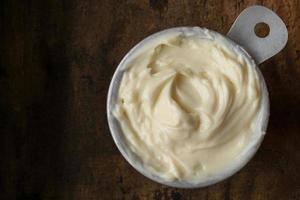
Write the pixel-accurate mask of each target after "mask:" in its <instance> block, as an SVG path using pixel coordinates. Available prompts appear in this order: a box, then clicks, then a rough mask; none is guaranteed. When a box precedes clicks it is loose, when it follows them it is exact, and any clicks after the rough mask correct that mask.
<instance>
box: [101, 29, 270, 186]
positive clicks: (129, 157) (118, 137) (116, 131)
mask: <svg viewBox="0 0 300 200" xmlns="http://www.w3.org/2000/svg"><path fill="white" fill-rule="evenodd" d="M192 29H200V30H202V31H209V32H210V33H212V34H215V35H220V36H222V37H223V38H224V39H225V40H226V41H227V42H229V44H230V45H231V46H233V47H236V48H238V51H239V53H241V54H243V55H244V56H245V57H246V58H247V59H248V60H249V61H253V63H254V65H255V67H256V70H257V73H258V76H259V80H260V84H261V89H262V99H261V105H260V106H263V104H264V106H263V108H261V109H262V110H263V111H261V112H263V114H262V115H263V116H262V126H261V132H262V134H261V136H260V137H259V138H257V141H256V143H255V145H254V146H252V147H251V148H249V150H248V151H247V154H246V155H245V157H244V158H241V159H240V161H239V162H236V163H235V164H234V165H231V166H229V167H228V168H226V170H222V173H219V174H217V175H215V176H213V177H211V178H207V179H206V181H205V180H204V181H201V180H199V181H198V182H195V183H191V182H186V181H178V180H176V181H166V180H165V179H163V178H161V177H159V176H157V175H155V174H154V173H152V172H151V171H150V170H149V169H147V168H146V167H144V166H143V164H142V161H141V160H140V159H139V157H138V156H137V155H135V154H134V153H133V152H132V151H131V150H130V149H129V147H128V146H127V147H126V138H125V137H124V136H122V134H123V131H122V128H121V127H120V124H119V122H118V120H117V119H116V118H115V117H114V116H113V114H112V108H113V106H114V102H112V101H113V92H114V91H115V90H116V91H118V89H119V85H120V81H121V79H122V74H123V72H122V67H123V66H125V65H126V62H127V60H128V59H129V58H130V56H132V55H133V54H134V52H135V51H137V50H138V49H139V48H140V47H142V46H143V45H144V44H146V43H147V42H148V41H151V40H153V39H155V38H157V37H159V36H162V35H164V34H167V33H171V32H180V31H190V30H192ZM118 76H120V77H121V78H120V80H117V78H118ZM116 84H118V85H116ZM269 113H270V105H269V93H268V89H267V87H266V83H265V79H264V77H263V75H262V73H261V71H260V69H259V67H258V65H257V63H256V62H255V61H254V60H253V58H252V57H251V56H250V54H249V53H248V52H247V51H246V50H245V49H244V48H243V47H241V46H240V45H238V44H237V43H236V42H234V41H233V40H231V39H230V38H228V37H227V36H225V35H223V34H220V33H218V32H216V31H213V30H210V29H206V28H202V27H198V26H196V27H195V26H180V27H173V28H168V29H164V30H161V31H158V32H156V33H153V34H151V35H149V36H147V37H146V38H144V39H142V40H141V41H139V42H138V43H137V44H136V45H135V46H134V47H132V48H131V49H130V50H129V51H128V52H127V53H126V55H125V56H124V57H123V58H122V60H121V61H120V63H119V64H118V66H117V68H116V70H115V72H114V74H113V76H112V79H111V81H110V84H109V89H108V94H107V102H106V114H107V121H108V125H109V130H110V133H111V135H112V138H113V140H114V143H115V144H116V146H117V148H118V150H119V151H120V152H121V154H122V156H123V157H124V158H125V160H126V161H127V162H128V163H129V164H130V165H131V166H132V167H133V168H134V169H135V170H137V171H138V172H139V173H140V174H142V175H144V176H145V177H147V178H149V179H150V180H152V181H155V182H157V183H160V184H164V185H167V186H171V187H175V188H200V187H206V186H210V185H213V184H216V183H218V182H221V181H223V180H225V179H227V178H229V177H231V176H232V175H234V174H235V173H237V172H238V171H240V170H241V169H242V168H243V167H244V166H245V165H246V164H247V163H248V162H249V161H250V160H251V159H252V158H253V156H254V155H255V153H256V152H257V150H258V148H259V147H260V145H261V143H262V141H263V138H264V135H265V132H266V129H267V125H268V120H269ZM224 169H225V168H224Z"/></svg>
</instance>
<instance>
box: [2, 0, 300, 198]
mask: <svg viewBox="0 0 300 200" xmlns="http://www.w3.org/2000/svg"><path fill="white" fill-rule="evenodd" d="M253 4H261V5H265V6H267V7H269V8H271V9H273V10H274V11H276V12H277V13H278V14H279V15H280V16H281V17H282V18H283V20H284V22H285V23H286V24H287V26H288V30H289V41H288V44H287V46H286V48H285V49H284V50H283V51H282V52H281V53H280V54H278V55H276V56H275V57H273V58H272V59H270V60H268V61H267V62H265V63H263V64H262V65H261V66H260V68H261V70H262V72H263V74H264V76H265V79H266V82H267V85H268V89H269V92H270V100H271V117H270V123H269V127H268V131H267V135H266V137H265V140H264V141H263V144H262V146H261V148H260V149H259V151H258V153H257V154H256V155H255V157H254V158H253V159H252V160H251V162H250V163H249V164H247V166H246V167H245V168H243V169H242V170H241V171H240V172H239V173H237V174H236V175H234V176H233V177H232V178H229V179H227V180H226V181H223V182H221V183H219V184H216V185H214V186H211V187H207V188H202V189H193V190H183V189H175V188H169V187H166V186H163V185H160V184H157V183H154V182H152V181H151V180H149V179H147V178H145V177H143V176H142V175H140V174H139V173H138V172H136V171H135V170H134V169H133V168H132V167H131V166H130V165H129V164H128V163H127V162H126V161H125V160H124V158H123V157H122V156H121V154H120V153H119V151H118V150H117V148H116V146H115V144H114V142H113V140H112V137H111V135H110V132H109V130H108V125H107V121H106V111H105V109H106V106H105V104H106V95H107V90H108V85H109V82H110V79H111V77H112V74H113V72H114V70H115V69H116V67H117V65H118V63H119V62H120V60H121V59H122V57H123V56H124V55H125V54H126V52H127V51H128V50H129V49H130V48H131V47H132V46H134V45H135V44H136V43H137V42H139V41H140V40H141V39H143V38H144V37H146V36H148V35H149V34H152V33H155V32H157V31H159V30H163V29H165V28H170V27H174V26H186V25H190V26H202V27H207V28H210V29H213V30H216V31H218V32H220V33H223V34H226V32H227V31H228V30H229V27H230V26H231V24H232V23H233V21H234V19H235V18H236V17H237V15H238V14H239V13H240V12H241V11H242V10H243V9H244V8H246V7H247V6H249V5H253ZM0 20H1V21H0V33H1V37H0V48H1V57H0V58H1V59H0V160H1V168H0V169H1V174H0V188H1V191H0V199H30V200H39V199H87V200H90V199H91V200H95V199H133V200H134V199H154V200H160V199H174V200H181V199H197V200H198V199H200V200H201V199H208V200H213V199H226V200H229V199H243V200H244V199H251V200H254V199H255V200H257V199H262V200H263V199H264V200H265V199H272V200H273V199H280V200H281V199H283V200H285V199H288V200H289V199H291V200H292V199H294V200H295V199H300V124H299V123H300V2H299V1H297V0H294V1H291V0H290V1H281V0H269V1H267V0H265V1H254V0H251V1H250V0H249V1H247V0H244V1H229V0H226V1H219V0H214V1H206V0H201V1H200V0H199V1H175V0H160V1H159V0H157V1H156V0H150V1H146V0H140V1H134V0H132V1H125V0H118V1H117V0H85V1H84V0H82V1H79V0H74V1H66V0H24V1H17V0H2V1H0ZM1 197H2V198H1Z"/></svg>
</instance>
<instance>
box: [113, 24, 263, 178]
mask: <svg viewBox="0 0 300 200" xmlns="http://www.w3.org/2000/svg"><path fill="white" fill-rule="evenodd" d="M131 57H132V59H131V60H130V62H128V63H127V64H126V66H125V71H124V74H123V78H122V81H121V84H120V87H119V91H118V101H117V105H116V106H115V109H114V111H113V113H114V116H115V117H116V118H117V119H118V121H119V123H120V125H121V128H122V130H123V133H124V135H125V138H126V142H127V145H128V147H129V148H130V149H131V151H133V152H134V153H135V154H136V155H137V156H138V157H140V159H141V160H142V162H143V164H144V166H145V167H147V168H148V169H149V170H151V171H153V173H155V174H156V175H158V176H160V177H162V178H164V179H166V180H169V181H170V180H171V181H172V180H196V179H198V178H201V177H207V176H210V175H214V174H217V173H219V172H220V171H222V169H223V168H224V167H226V166H228V165H230V164H231V163H232V162H234V161H235V160H236V159H237V158H238V156H239V154H240V152H241V151H242V150H243V148H244V147H245V146H246V145H247V144H248V141H249V137H251V135H252V134H253V132H254V127H255V123H256V118H257V113H258V111H259V109H260V101H261V87H260V83H259V78H258V74H257V71H256V67H255V64H254V61H253V60H250V59H249V58H246V56H245V55H244V54H241V53H238V51H236V50H234V49H233V47H232V46H230V45H228V41H226V39H224V38H223V37H222V36H220V35H218V34H216V33H212V32H210V31H208V30H204V31H203V30H202V29H199V30H198V29H197V30H196V31H193V32H189V33H187V32H181V33H171V34H166V35H164V36H161V37H157V38H156V39H154V40H152V41H151V42H148V43H146V44H145V45H144V46H143V47H140V48H139V50H137V51H136V52H135V53H134V55H132V56H131Z"/></svg>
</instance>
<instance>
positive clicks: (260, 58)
mask: <svg viewBox="0 0 300 200" xmlns="http://www.w3.org/2000/svg"><path fill="white" fill-rule="evenodd" d="M261 22H263V23H265V24H267V25H268V26H269V29H270V31H269V34H268V35H267V36H266V37H264V38H261V37H258V36H257V35H256V34H255V30H254V29H255V26H256V24H258V23H261ZM197 28H199V27H197ZM192 29H193V27H176V28H170V29H166V30H163V31H160V32H158V33H155V34H153V35H150V36H149V37H147V38H145V39H144V40H142V41H141V42H139V43H138V44H137V45H136V46H135V47H133V48H132V49H131V50H130V51H129V52H128V53H127V54H126V56H125V57H124V58H123V59H122V61H121V62H120V64H119V66H118V67H117V69H116V71H115V73H114V75H113V78H112V80H111V83H110V86H109V91H108V96H107V119H108V124H109V128H110V131H111V134H112V137H113V139H114V141H115V143H116V145H117V147H118V149H119V150H120V152H121V154H122V155H123V156H124V158H125V159H126V160H127V161H128V162H129V163H130V164H131V165H132V166H133V167H134V168H135V169H136V170H137V171H139V172H140V173H142V174H143V175H144V176H146V177H148V178H150V179H152V180H154V181H156V182H159V183H162V184H165V185H168V186H172V187H178V188H197V187H205V186H208V185H212V184H214V183H217V182H220V181H222V180H224V179H226V178H228V177H230V176H232V175H233V174H234V173H236V172H237V171H239V170H240V169H241V168H242V167H243V166H244V165H246V163H247V162H248V161H249V160H250V159H251V158H252V157H253V156H254V154H255V153H256V151H257V149H258V147H259V146H260V144H261V142H262V140H263V138H264V134H265V131H266V128H267V124H268V119H269V96H268V90H267V87H266V84H265V81H264V78H263V75H262V73H261V72H260V70H259V69H258V68H257V72H258V76H259V80H260V84H261V88H262V96H261V98H262V99H261V106H262V109H261V110H260V112H259V113H258V121H259V122H258V124H257V127H256V131H255V133H254V134H253V136H252V137H251V138H250V140H251V142H249V145H247V146H246V147H245V148H244V149H243V151H242V152H241V153H240V156H239V159H238V160H237V161H236V162H234V163H232V165H230V166H228V167H226V168H224V170H222V172H221V173H219V174H215V175H212V176H210V177H207V178H204V179H199V181H197V182H188V181H183V180H175V181H167V180H164V179H163V178H161V177H160V176H158V175H156V174H154V173H152V172H150V171H149V170H148V169H147V167H145V166H144V165H143V162H142V160H141V159H140V158H139V157H138V156H137V155H135V154H134V153H133V152H132V151H131V150H130V148H129V147H128V146H127V143H126V138H125V137H124V135H123V132H122V129H121V127H120V124H119V122H118V121H117V119H116V118H115V117H114V116H113V114H112V111H113V109H114V106H115V105H116V100H117V97H118V89H119V86H120V83H121V80H122V75H123V72H124V71H125V66H126V65H127V63H128V61H129V60H130V58H131V56H132V55H133V53H134V52H136V51H138V50H139V49H140V48H141V47H142V46H143V45H145V44H146V43H149V42H151V40H153V39H155V38H157V37H160V36H162V35H165V34H168V33H170V32H180V31H189V30H192ZM211 32H212V33H214V34H218V35H220V34H219V33H217V32H214V31H211ZM223 37H224V38H225V39H226V40H227V41H228V42H229V44H230V45H232V46H234V47H235V49H236V50H237V51H239V53H240V54H243V55H244V56H245V57H246V58H248V59H249V60H254V61H255V63H256V64H257V65H259V64H260V63H262V62H264V61H265V60H267V59H269V58H271V57H272V56H274V55H275V54H277V53H278V52H279V51H280V50H282V49H283V47H284V46H285V45H286V43H287V40H288V32H287V28H286V26H285V24H284V22H283V21H282V20H281V19H280V18H279V17H278V16H277V15H276V14H275V13H274V12H273V11H271V10H270V9H268V8H266V7H263V6H251V7H248V8H246V9H245V10H243V11H242V13H241V14H240V15H239V16H238V17H237V19H236V20H235V22H234V24H233V25H232V27H231V28H230V30H229V32H228V33H227V36H223Z"/></svg>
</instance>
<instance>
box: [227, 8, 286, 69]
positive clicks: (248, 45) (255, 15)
mask: <svg viewBox="0 0 300 200" xmlns="http://www.w3.org/2000/svg"><path fill="white" fill-rule="evenodd" d="M260 22H264V23H266V24H267V25H268V26H269V28H270V32H269V35H268V36H266V37H264V38H261V37H258V36H257V35H256V34H255V31H254V28H255V25H256V24H258V23H260ZM227 36H228V37H229V38H230V39H232V40H233V41H235V42H236V43H238V44H240V45H241V46H242V47H244V48H245V50H246V51H247V52H249V53H250V55H251V56H252V57H253V58H254V60H255V61H256V62H257V64H260V63H262V62H264V61H265V60H267V59H269V58H270V57H272V56H274V55H275V54H277V53H278V52H279V51H280V50H281V49H283V47H284V46H285V45H286V43H287V40H288V31H287V28H286V26H285V24H284V22H283V21H282V20H281V19H280V17H279V16H278V15H276V14H275V13H274V12H273V11H272V10H270V9H268V8H266V7H263V6H251V7H248V8H246V9H245V10H243V11H242V12H241V14H240V15H239V16H238V17H237V19H236V20H235V22H234V23H233V25H232V26H231V28H230V30H229V32H228V33H227Z"/></svg>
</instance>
